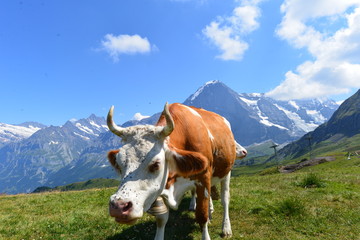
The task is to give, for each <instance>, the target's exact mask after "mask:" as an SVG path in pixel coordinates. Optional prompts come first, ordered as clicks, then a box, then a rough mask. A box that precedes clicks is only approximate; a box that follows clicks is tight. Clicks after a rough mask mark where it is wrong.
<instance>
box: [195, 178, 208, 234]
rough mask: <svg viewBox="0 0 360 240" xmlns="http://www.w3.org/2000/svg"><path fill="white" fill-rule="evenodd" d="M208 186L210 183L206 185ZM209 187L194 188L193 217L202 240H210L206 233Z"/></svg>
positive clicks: (198, 186) (199, 186)
mask: <svg viewBox="0 0 360 240" xmlns="http://www.w3.org/2000/svg"><path fill="white" fill-rule="evenodd" d="M208 185H210V183H209V184H208ZM209 191H210V187H204V186H203V185H202V184H200V185H197V186H196V195H197V198H196V210H195V217H196V221H197V222H198V223H199V225H200V228H201V231H202V238H201V239H202V240H210V235H209V232H208V222H209V199H210V193H209Z"/></svg>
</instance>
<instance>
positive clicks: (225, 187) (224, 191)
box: [221, 172, 232, 237]
mask: <svg viewBox="0 0 360 240" xmlns="http://www.w3.org/2000/svg"><path fill="white" fill-rule="evenodd" d="M230 176H231V172H229V173H228V175H227V176H226V177H225V178H224V179H223V180H222V181H221V204H222V206H223V224H222V237H231V235H232V231H231V224H230V217H229V202H230Z"/></svg>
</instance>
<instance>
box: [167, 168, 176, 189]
mask: <svg viewBox="0 0 360 240" xmlns="http://www.w3.org/2000/svg"><path fill="white" fill-rule="evenodd" d="M178 176H179V175H177V174H176V173H175V172H169V175H168V179H167V182H166V185H165V188H166V189H169V188H170V186H172V185H174V183H175V182H176V178H177V177H178Z"/></svg>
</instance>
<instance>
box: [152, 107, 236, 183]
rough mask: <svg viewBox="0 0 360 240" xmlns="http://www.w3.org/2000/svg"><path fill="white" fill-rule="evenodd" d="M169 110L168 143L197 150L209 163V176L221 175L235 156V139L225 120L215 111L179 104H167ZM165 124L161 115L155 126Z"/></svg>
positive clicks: (224, 174) (225, 173)
mask: <svg viewBox="0 0 360 240" xmlns="http://www.w3.org/2000/svg"><path fill="white" fill-rule="evenodd" d="M169 110H170V113H171V115H172V117H173V119H174V122H175V129H174V131H173V133H172V134H171V135H170V146H173V147H176V148H180V149H184V150H190V151H199V152H201V153H202V154H203V155H204V156H206V157H208V158H209V161H210V165H212V166H213V169H214V173H213V177H219V178H223V177H225V176H226V175H227V174H228V173H229V172H230V170H231V168H232V166H233V164H234V161H235V158H236V146H235V140H234V136H233V134H232V132H231V129H230V124H229V123H228V121H227V120H226V119H225V118H223V117H221V116H220V115H218V114H216V113H213V112H210V111H206V110H204V109H201V108H195V107H188V106H185V105H182V104H179V103H173V104H171V105H170V106H169ZM189 111H190V112H189ZM165 124H166V120H165V118H164V116H161V117H160V119H159V121H158V123H157V125H158V126H159V125H160V126H162V125H165Z"/></svg>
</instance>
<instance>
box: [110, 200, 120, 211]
mask: <svg viewBox="0 0 360 240" xmlns="http://www.w3.org/2000/svg"><path fill="white" fill-rule="evenodd" d="M110 207H111V208H113V209H119V207H118V206H117V205H116V203H114V202H113V201H110Z"/></svg>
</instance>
